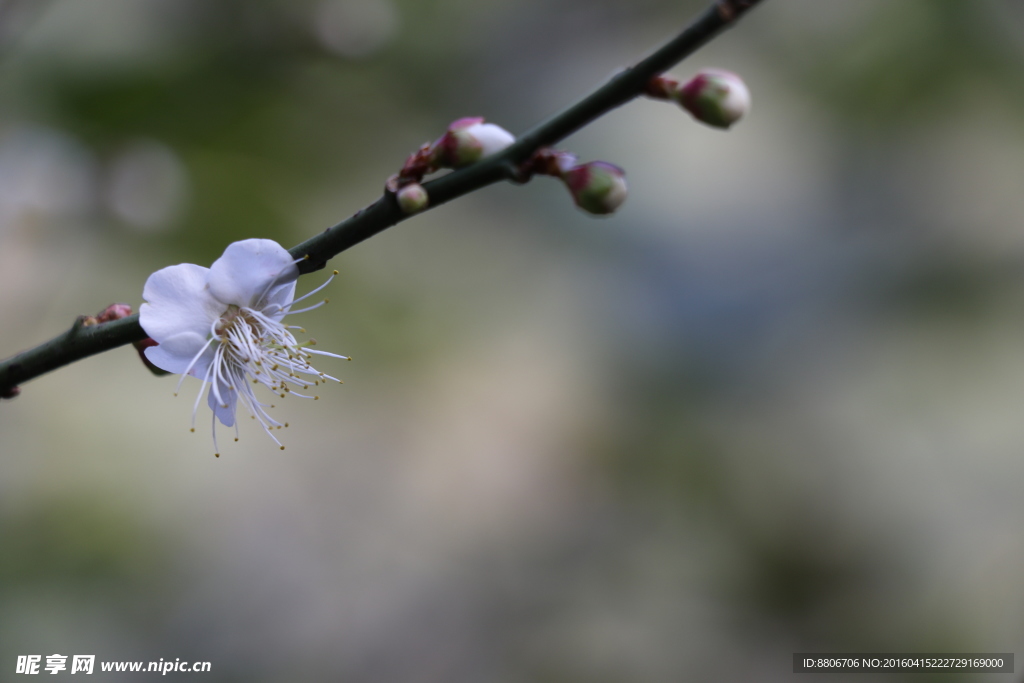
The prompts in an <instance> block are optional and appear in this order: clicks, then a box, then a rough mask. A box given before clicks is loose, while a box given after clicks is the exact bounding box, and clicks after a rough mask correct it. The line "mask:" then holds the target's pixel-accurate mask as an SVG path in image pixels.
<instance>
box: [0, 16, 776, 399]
mask: <svg viewBox="0 0 1024 683" xmlns="http://www.w3.org/2000/svg"><path fill="white" fill-rule="evenodd" d="M759 2H760V0H718V2H715V3H714V4H712V5H711V6H710V7H709V8H708V9H707V10H706V11H705V12H704V13H703V14H701V15H700V16H699V17H697V19H696V20H694V21H693V23H691V24H690V25H689V26H688V27H687V28H686V29H685V30H684V31H683V32H682V33H680V34H679V35H678V36H676V37H675V38H674V39H672V40H671V41H669V42H668V43H666V44H665V45H663V46H662V47H660V48H659V49H658V50H657V51H655V52H654V53H652V54H651V55H650V56H649V57H647V58H646V59H644V60H643V61H641V62H639V63H638V64H636V65H635V66H633V67H630V68H628V69H626V70H624V71H622V72H621V73H619V74H617V75H616V76H614V77H613V78H612V79H611V80H610V81H608V82H607V83H606V84H604V85H603V86H601V87H600V88H598V89H597V90H595V91H594V92H593V93H591V94H590V95H588V96H586V97H585V98H583V99H582V100H580V101H579V102H577V103H576V104H574V105H572V106H571V107H569V108H568V109H566V110H565V111H563V112H561V113H559V114H557V115H555V116H553V117H551V118H550V119H548V120H547V121H545V122H543V123H541V124H540V125H538V126H536V127H535V128H533V129H531V130H529V131H527V132H526V133H524V134H523V135H522V136H520V137H519V138H518V139H517V140H516V142H515V144H513V145H512V146H510V147H508V148H507V149H505V150H504V151H502V152H501V153H500V154H496V155H495V156H493V157H489V158H487V159H485V160H483V161H481V162H479V163H477V164H474V165H472V166H469V167H467V168H464V169H461V170H458V171H454V172H452V173H449V174H448V175H446V176H444V177H442V178H438V179H437V180H433V181H431V182H429V183H426V184H425V185H424V187H425V188H426V190H427V193H428V194H429V196H430V206H431V207H434V206H440V205H441V204H444V203H446V202H449V201H451V200H452V199H455V198H457V197H461V196H463V195H466V194H469V193H470V192H473V191H475V190H479V189H480V188H482V187H486V186H487V185H492V184H494V183H496V182H498V181H500V180H513V181H514V180H517V178H518V172H517V171H518V168H519V166H520V164H522V163H523V162H525V161H526V160H527V159H529V158H530V157H531V156H532V155H533V154H534V153H535V152H537V150H539V149H541V148H543V147H547V146H550V145H553V144H555V143H557V142H559V141H560V140H562V139H564V138H566V137H568V136H569V135H571V134H572V133H575V132H576V131H578V130H580V129H581V128H583V127H584V126H586V125H587V124H589V123H590V122H591V121H594V120H595V119H597V118H599V117H601V116H603V115H604V114H607V113H608V112H609V111H611V110H612V109H615V108H617V107H620V106H622V105H623V104H625V103H627V102H629V101H630V100H632V99H634V98H636V97H638V96H640V95H642V94H643V93H644V90H645V88H646V86H647V84H648V83H649V82H650V80H651V79H652V78H653V77H655V76H657V75H659V74H661V73H663V72H664V71H665V70H666V69H669V68H671V67H672V66H674V65H675V64H676V63H678V62H679V61H681V60H682V59H684V58H685V57H688V56H689V55H691V54H693V53H694V52H695V51H696V50H697V49H699V48H700V47H701V46H702V45H704V44H705V43H707V42H708V41H710V40H711V39H712V38H714V37H715V36H716V35H718V34H719V33H721V32H722V31H723V30H724V29H726V28H728V27H729V26H730V25H732V24H733V23H734V22H735V21H736V20H737V19H738V18H739V17H740V16H742V15H743V14H744V13H746V12H747V11H748V10H749V9H751V8H752V7H754V6H755V5H757V4H758V3H759ZM406 218H409V216H407V215H406V214H404V213H402V211H401V210H400V209H399V208H398V204H397V203H396V202H395V198H394V195H392V194H389V193H385V194H384V196H382V197H381V198H380V199H378V200H377V201H376V202H374V203H373V204H371V205H370V206H368V207H366V208H365V209H362V210H361V211H359V212H357V213H356V214H355V215H354V216H352V217H351V218H347V219H346V220H344V221H342V222H341V223H338V224H337V225H335V226H333V227H331V228H328V229H327V230H325V231H324V232H322V233H320V234H319V235H317V236H315V237H311V238H310V239H308V240H306V241H305V242H303V243H302V244H299V245H297V246H295V247H293V248H292V249H290V250H289V251H290V252H291V254H292V255H293V256H294V257H295V258H297V259H298V258H302V259H304V260H303V261H302V262H301V263H300V264H299V270H300V271H301V272H302V273H310V272H313V271H315V270H318V269H320V268H323V267H324V266H325V265H326V263H327V261H328V260H330V259H331V258H333V257H334V256H337V255H338V254H340V253H341V252H343V251H345V250H346V249H348V248H349V247H352V246H354V245H356V244H359V243H360V242H362V241H363V240H365V239H367V238H369V237H372V236H373V235H376V234H377V233H378V232H381V231H383V230H386V229H387V228H390V227H391V226H393V225H396V224H398V223H400V222H401V221H403V220H405V219H406ZM145 337H146V333H145V332H144V331H143V330H142V327H141V326H140V325H139V316H138V314H136V315H132V316H129V317H127V318H122V319H121V320H117V321H114V322H110V323H104V324H100V325H95V326H92V327H81V326H78V327H77V329H76V328H72V329H71V330H69V331H68V332H66V333H64V334H62V335H60V336H58V337H55V338H54V339H51V340H50V341H48V342H46V343H44V344H41V345H40V346H37V347H35V348H34V349H31V350H29V351H25V352H23V353H20V354H18V355H17V356H14V357H13V358H9V359H7V360H5V361H0V397H2V396H4V395H7V394H9V393H10V392H11V391H12V390H13V389H14V387H16V386H18V385H19V384H21V383H22V382H25V381H28V380H30V379H33V378H35V377H38V376H39V375H42V374H44V373H47V372H49V371H51V370H55V369H57V368H59V367H61V366H64V365H67V364H68V363H72V362H74V361H76V360H80V359H82V358H85V357H86V356H91V355H93V354H96V353H100V352H102V351H107V350H110V349H113V348H116V347H118V346H122V345H124V344H129V343H131V342H133V341H137V340H140V339H144V338H145Z"/></svg>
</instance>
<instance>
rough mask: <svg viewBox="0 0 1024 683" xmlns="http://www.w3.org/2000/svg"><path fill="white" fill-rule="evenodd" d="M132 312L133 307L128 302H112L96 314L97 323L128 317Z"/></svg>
mask: <svg viewBox="0 0 1024 683" xmlns="http://www.w3.org/2000/svg"><path fill="white" fill-rule="evenodd" d="M131 314H132V307H131V306H129V305H128V304H110V305H109V306H107V307H106V308H104V309H103V310H102V311H100V312H99V313H98V314H97V315H96V322H97V323H101V324H102V323H109V322H113V321H115V320H120V319H121V318H127V317H128V316H130V315H131Z"/></svg>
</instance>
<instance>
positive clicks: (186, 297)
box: [139, 263, 225, 350]
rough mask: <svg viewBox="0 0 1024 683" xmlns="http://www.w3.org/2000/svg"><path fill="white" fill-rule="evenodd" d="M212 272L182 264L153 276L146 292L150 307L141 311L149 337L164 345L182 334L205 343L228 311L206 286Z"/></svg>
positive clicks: (142, 322) (148, 282) (144, 305)
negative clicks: (221, 316) (221, 317)
mask: <svg viewBox="0 0 1024 683" xmlns="http://www.w3.org/2000/svg"><path fill="white" fill-rule="evenodd" d="M209 272H210V270H209V269H208V268H203V267H202V266H197V265H195V264H192V263H181V264H179V265H176V266H168V267H167V268H161V269H160V270H158V271H156V272H155V273H153V274H152V275H150V276H149V278H148V279H147V280H146V286H145V287H144V288H143V290H142V298H143V299H145V300H146V301H147V302H148V303H144V304H142V307H141V308H140V309H139V323H140V324H141V325H142V329H144V330H145V331H146V334H148V335H149V336H150V337H152V338H153V339H155V340H156V341H157V342H158V343H161V344H162V343H164V341H165V340H166V339H168V338H169V337H172V336H174V335H176V334H180V333H182V332H192V333H194V334H198V335H201V336H202V337H203V338H204V339H205V338H206V336H207V334H209V332H210V326H211V325H212V324H213V321H214V320H216V319H217V318H219V317H220V314H221V313H223V312H224V308H225V306H224V305H223V304H221V303H219V302H218V301H217V300H216V299H214V298H213V296H211V295H210V291H209V289H208V288H207V286H206V281H207V277H208V275H209ZM197 350H198V349H197Z"/></svg>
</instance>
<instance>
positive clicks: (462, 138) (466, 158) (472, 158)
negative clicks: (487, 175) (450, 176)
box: [434, 117, 516, 168]
mask: <svg viewBox="0 0 1024 683" xmlns="http://www.w3.org/2000/svg"><path fill="white" fill-rule="evenodd" d="M515 141H516V138H515V136H514V135H512V133H509V132H508V131H507V130H505V129H504V128H502V127H501V126H497V125H495V124H493V123H484V120H483V119H482V118H480V117H471V118H464V119H458V120H457V121H453V122H452V124H451V125H450V126H448V132H447V133H445V134H444V135H443V136H442V137H441V139H440V140H438V141H437V143H435V145H434V153H435V158H434V161H435V163H437V165H438V166H442V167H448V168H460V167H462V166H468V165H469V164H472V163H475V162H477V161H480V160H481V159H483V158H485V157H489V156H491V155H492V154H497V153H498V152H500V151H501V150H503V149H505V148H506V147H508V146H509V145H511V144H512V143H513V142H515Z"/></svg>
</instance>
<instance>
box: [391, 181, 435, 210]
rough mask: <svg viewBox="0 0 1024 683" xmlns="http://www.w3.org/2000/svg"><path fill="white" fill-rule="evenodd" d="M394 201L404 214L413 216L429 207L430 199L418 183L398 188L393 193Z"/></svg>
mask: <svg viewBox="0 0 1024 683" xmlns="http://www.w3.org/2000/svg"><path fill="white" fill-rule="evenodd" d="M395 199H396V200H398V207H399V208H400V209H402V213H404V214H414V213H419V212H420V211H423V210H424V209H426V208H427V207H428V206H430V197H428V196H427V191H426V190H425V189H423V186H422V185H420V184H419V183H411V184H409V185H406V186H404V187H400V188H399V189H398V191H397V192H395Z"/></svg>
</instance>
